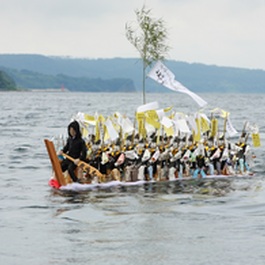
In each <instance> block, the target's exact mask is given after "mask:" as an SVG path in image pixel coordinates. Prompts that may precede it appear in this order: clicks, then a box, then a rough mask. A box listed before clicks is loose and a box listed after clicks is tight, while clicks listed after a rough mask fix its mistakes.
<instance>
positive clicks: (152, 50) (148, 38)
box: [125, 5, 170, 104]
mask: <svg viewBox="0 0 265 265" xmlns="http://www.w3.org/2000/svg"><path fill="white" fill-rule="evenodd" d="M135 14H136V17H137V24H138V26H139V27H138V29H137V28H136V29H135V28H134V27H133V23H126V25H125V29H126V37H127V39H128V40H129V42H130V43H131V44H133V46H134V47H135V48H136V49H137V51H138V52H139V54H140V57H141V59H142V66H143V69H142V74H143V79H142V86H143V103H144V104H145V103H146V100H145V78H146V70H147V67H149V66H151V64H152V63H153V62H155V61H158V60H164V59H165V56H166V54H167V52H168V51H169V49H170V48H169V46H167V44H166V43H165V42H166V40H167V30H166V28H165V23H164V20H163V19H161V18H160V19H155V18H152V17H151V16H150V15H151V9H147V8H146V6H145V5H144V6H143V7H142V8H141V9H140V10H139V9H137V10H135Z"/></svg>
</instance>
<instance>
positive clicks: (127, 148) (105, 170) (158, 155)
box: [84, 139, 255, 182]
mask: <svg viewBox="0 0 265 265" xmlns="http://www.w3.org/2000/svg"><path fill="white" fill-rule="evenodd" d="M92 143H93V142H92V141H88V142H87V157H86V161H85V162H86V163H88V164H90V165H91V166H93V167H94V168H96V169H98V170H99V171H100V172H101V173H102V174H103V175H104V176H105V178H104V180H102V179H101V180H97V181H99V182H106V181H111V180H119V181H126V182H134V181H139V180H147V181H152V180H156V181H161V180H175V179H177V178H178V179H181V178H185V177H192V178H205V177H206V176H207V175H238V174H251V168H252V167H253V158H254V157H255V156H254V155H253V153H252V152H251V150H250V146H249V145H248V144H247V143H245V142H244V141H240V142H238V143H236V144H234V143H231V142H228V141H221V140H220V141H219V145H214V144H213V143H212V142H211V141H202V142H199V143H195V144H194V143H192V142H189V144H187V143H186V142H185V141H179V139H171V141H170V143H169V142H168V143H167V144H160V145H157V144H156V143H154V142H151V143H148V144H146V143H141V142H139V141H138V142H137V141H136V140H135V141H134V144H132V142H129V141H127V142H126V143H125V144H124V145H123V146H121V145H120V143H117V144H112V145H108V146H102V145H99V143H97V144H95V143H93V144H92ZM84 178H86V181H87V182H90V181H93V179H94V176H93V175H92V174H89V173H87V174H86V175H84ZM94 181H95V180H94Z"/></svg>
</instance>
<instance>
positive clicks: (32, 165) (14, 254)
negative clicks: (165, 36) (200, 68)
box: [0, 92, 265, 265]
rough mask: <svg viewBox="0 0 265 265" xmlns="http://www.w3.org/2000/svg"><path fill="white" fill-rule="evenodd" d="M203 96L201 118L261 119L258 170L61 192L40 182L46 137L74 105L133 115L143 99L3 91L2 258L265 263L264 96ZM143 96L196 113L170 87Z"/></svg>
mask: <svg viewBox="0 0 265 265" xmlns="http://www.w3.org/2000/svg"><path fill="white" fill-rule="evenodd" d="M200 96H202V97H203V98H204V99H205V100H206V101H207V102H208V103H209V105H210V106H209V108H208V109H207V110H206V111H205V113H206V114H209V110H210V109H213V108H215V107H220V108H222V109H224V110H227V111H229V112H230V115H231V121H232V123H233V125H234V127H235V128H236V129H237V130H238V131H239V132H240V131H241V130H242V127H243V124H244V122H245V121H246V120H249V121H250V122H251V123H252V124H253V123H257V124H258V125H259V128H260V137H261V144H262V147H260V148H258V149H254V148H252V150H253V151H254V152H255V154H256V155H257V159H256V160H255V167H254V168H253V169H254V171H255V172H256V173H255V176H253V177H250V178H232V179H229V180H220V181H217V180H214V181H209V182H207V184H206V183H205V182H199V181H198V182H196V181H192V182H184V181H183V182H181V183H179V182H178V183H171V184H168V185H162V184H161V185H159V184H157V185H155V184H153V185H145V186H140V187H126V188H125V187H123V188H119V187H116V188H111V189H107V190H95V191H86V192H82V193H60V192H55V191H52V190H51V189H50V187H49V186H48V184H47V182H48V179H49V178H50V175H51V165H50V161H49V158H48V155H47V153H46V149H45V146H44V142H43V140H44V138H49V139H51V138H52V137H53V136H58V135H59V134H66V127H67V125H68V123H69V121H70V119H71V117H72V115H74V114H76V113H77V112H78V111H81V112H85V113H88V114H91V115H93V114H94V113H95V112H96V111H98V113H99V114H103V115H109V114H112V113H114V112H115V111H119V112H121V113H122V114H127V115H128V116H129V117H130V118H132V117H133V115H134V111H135V109H136V108H137V107H138V106H139V105H141V104H142V95H141V94H130V93H128V94H116V93H115V94H108V93H99V94H96V93H44V92H39V93H33V92H1V93H0V98H1V105H0V109H1V112H0V128H1V130H0V137H1V141H0V168H1V169H0V181H1V185H0V200H1V205H0V216H1V218H0V246H1V247H0V258H1V264H5V265H15V264H27V265H36V264H49V265H51V264H52V265H59V264H60V265H61V264H62V265H68V264H69V265H70V264H94V265H96V264H115V265H116V264H126V265H134V264H152V265H153V264H154V265H156V264H157V265H161V264H165V265H169V264H172V265H173V264H174V265H175V264H185V265H193V264H196V265H197V264H202V265H205V264H209V265H210V264H222V265H231V264H255V265H259V264H260V265H263V264H264V258H265V254H264V244H265V225H264V218H265V178H264V177H265V166H264V160H265V149H264V140H265V121H264V105H265V94H201V95H200ZM147 101H148V102H152V101H158V102H159V104H160V106H161V108H163V107H168V106H171V105H173V106H174V109H175V110H176V111H179V112H184V113H193V112H195V111H196V110H197V106H196V105H194V104H196V103H193V101H192V100H191V99H190V98H189V97H188V96H186V95H180V94H177V93H170V94H147ZM249 143H251V139H249ZM206 188H207V190H209V191H217V192H208V193H207V192H206V193H204V192H203V190H205V189H206ZM218 191H219V192H218Z"/></svg>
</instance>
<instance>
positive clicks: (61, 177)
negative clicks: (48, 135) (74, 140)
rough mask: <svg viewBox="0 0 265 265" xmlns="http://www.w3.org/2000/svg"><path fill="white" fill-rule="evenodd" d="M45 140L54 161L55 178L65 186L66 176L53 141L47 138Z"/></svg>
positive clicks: (52, 161)
mask: <svg viewBox="0 0 265 265" xmlns="http://www.w3.org/2000/svg"><path fill="white" fill-rule="evenodd" d="M44 142H45V145H46V149H47V151H48V154H49V157H50V160H51V163H52V167H53V170H54V173H55V178H56V180H57V181H58V183H59V184H60V185H61V186H65V185H66V184H67V183H66V180H65V178H64V175H63V172H62V168H61V165H60V162H59V159H58V157H57V154H56V151H55V148H54V144H53V142H52V141H49V140H47V139H45V140H44Z"/></svg>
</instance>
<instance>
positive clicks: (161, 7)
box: [0, 0, 265, 70]
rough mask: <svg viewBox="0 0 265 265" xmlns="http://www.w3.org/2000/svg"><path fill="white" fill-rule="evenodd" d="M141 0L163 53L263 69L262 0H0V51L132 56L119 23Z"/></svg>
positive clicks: (178, 58) (128, 17) (128, 19)
mask: <svg viewBox="0 0 265 265" xmlns="http://www.w3.org/2000/svg"><path fill="white" fill-rule="evenodd" d="M144 4H145V5H146V7H147V8H148V9H151V16H152V17H153V18H155V19H160V18H161V19H163V20H164V22H165V26H166V28H167V31H168V40H167V44H168V45H169V46H170V47H171V49H170V51H169V53H168V56H167V59H169V60H176V61H183V62H188V63H203V64H207V65H217V66H231V67H240V68H248V69H262V70H265V32H264V26H265V0H0V6H1V8H0V25H1V26H0V36H1V41H0V54H42V55H49V56H69V57H74V58H89V59H97V58H114V57H120V58H138V57H139V53H138V52H137V50H136V49H135V47H134V46H133V45H132V44H131V43H130V42H129V41H128V40H127V39H126V36H125V24H126V23H134V22H135V23H136V15H135V10H136V9H141V8H142V6H143V5H144Z"/></svg>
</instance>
